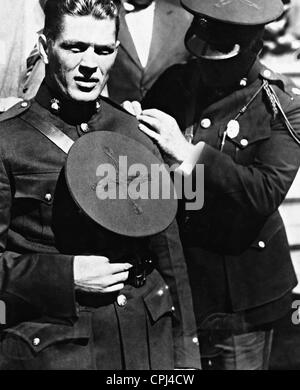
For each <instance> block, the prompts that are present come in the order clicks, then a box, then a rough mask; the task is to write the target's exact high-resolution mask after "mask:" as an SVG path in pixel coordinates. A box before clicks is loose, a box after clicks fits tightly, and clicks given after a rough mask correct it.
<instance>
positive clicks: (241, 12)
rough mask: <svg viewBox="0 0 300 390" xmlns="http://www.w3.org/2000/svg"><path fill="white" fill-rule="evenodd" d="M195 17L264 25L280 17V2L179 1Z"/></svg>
mask: <svg viewBox="0 0 300 390" xmlns="http://www.w3.org/2000/svg"><path fill="white" fill-rule="evenodd" d="M181 4H182V6H183V7H184V8H185V9H186V10H187V11H188V12H190V13H192V14H194V15H195V16H203V17H208V18H210V19H213V20H216V21H219V22H223V23H229V24H239V25H247V26H256V25H264V24H267V23H270V22H272V21H274V20H276V19H277V18H279V17H280V16H281V14H282V13H283V4H282V2H281V0H181Z"/></svg>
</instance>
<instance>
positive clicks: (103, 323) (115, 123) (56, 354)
mask: <svg viewBox="0 0 300 390" xmlns="http://www.w3.org/2000/svg"><path fill="white" fill-rule="evenodd" d="M52 97H53V96H52V94H51V93H50V91H49V90H48V88H47V87H46V85H45V84H42V86H41V88H40V90H39V92H38V95H37V97H36V99H35V100H33V101H32V102H28V105H27V107H26V108H24V107H22V105H21V104H18V105H16V106H15V107H14V108H12V109H11V110H10V111H8V112H6V113H5V114H3V117H1V123H0V133H1V136H0V137H1V145H0V148H1V152H0V153H1V159H0V161H1V163H0V164H1V169H0V207H1V212H0V248H1V257H0V291H1V293H0V299H1V300H2V301H4V302H5V303H6V307H7V325H6V326H5V327H4V329H3V331H2V343H1V350H0V367H1V369H4V368H14V369H16V368H21V369H24V368H25V369H154V368H161V367H164V368H171V367H172V366H174V364H175V365H176V366H177V365H178V366H185V367H187V366H189V367H190V366H192V367H194V366H195V367H196V368H197V367H199V361H200V359H199V352H198V346H197V345H196V343H195V339H194V342H193V338H194V335H195V323H194V318H193V313H192V306H191V304H192V303H191V302H192V301H191V296H190V290H189V285H188V283H187V273H186V266H185V262H184V257H183V253H182V250H181V246H180V243H179V239H178V230H177V227H176V224H175V223H173V224H171V226H170V227H169V228H168V229H167V230H166V231H164V232H163V233H161V234H158V235H156V236H153V237H151V238H150V239H147V240H146V241H145V242H144V245H143V247H144V250H145V251H146V252H147V254H146V255H147V256H150V257H151V259H153V263H154V265H155V269H154V270H153V271H152V272H151V273H149V275H148V276H147V281H146V284H145V285H144V286H142V287H140V288H135V287H133V286H132V285H131V284H126V285H125V287H124V289H123V291H121V292H122V294H123V295H125V297H126V298H127V300H125V303H124V302H123V304H122V303H121V304H119V303H118V301H117V296H116V295H114V294H108V295H103V294H102V295H97V294H88V293H87V294H84V293H79V292H77V291H76V292H75V290H74V280H73V256H74V255H76V254H77V255H78V254H98V255H103V256H107V257H109V258H110V259H111V260H116V259H117V260H119V261H130V260H129V259H130V253H132V243H131V241H129V240H128V239H125V238H124V237H121V236H118V235H115V234H112V233H110V232H108V231H107V230H105V229H102V228H101V227H99V226H98V225H96V224H95V223H94V222H92V221H91V220H89V219H88V218H86V217H85V216H84V215H83V214H82V213H80V211H79V209H78V208H77V207H76V206H75V204H74V203H73V201H72V199H71V197H70V195H69V193H68V191H67V189H66V188H67V187H66V185H65V181H64V172H63V166H64V162H65V160H66V154H65V153H64V152H63V151H62V150H60V149H59V148H58V147H57V146H56V145H54V144H52V142H51V141H49V140H48V139H47V138H46V137H44V136H43V135H42V134H41V133H40V132H39V131H38V130H37V129H36V128H34V127H33V126H32V125H30V124H28V123H27V122H26V117H27V115H28V113H29V112H30V111H31V110H33V109H35V110H38V111H39V112H40V113H42V115H43V116H44V119H45V121H48V122H50V123H52V124H54V125H55V126H56V127H58V128H59V129H61V130H62V131H64V132H65V133H66V134H67V135H68V136H69V137H71V138H72V139H73V140H76V139H77V138H78V137H79V136H81V135H82V134H83V132H82V131H81V128H80V123H81V122H80V121H79V122H78V118H77V121H76V122H75V123H74V122H72V118H73V116H74V115H73V114H74V110H71V111H67V112H65V111H63V110H62V113H60V114H53V113H52V112H50V100H51V98H52ZM23 106H24V104H23ZM70 113H71V116H68V115H69V114H70ZM67 118H68V119H67ZM88 125H89V129H90V131H101V130H111V131H118V132H120V133H122V132H123V133H126V135H128V136H131V137H133V138H135V139H136V140H137V141H139V142H141V143H143V144H144V145H145V146H147V147H148V148H149V149H151V150H152V151H154V152H155V153H156V154H157V150H155V149H156V148H155V147H154V145H153V144H152V143H151V141H150V140H149V139H147V137H145V136H143V135H142V134H141V133H140V132H139V131H138V129H137V122H136V120H135V118H134V117H133V116H131V115H129V114H128V113H126V112H123V111H122V109H120V108H118V107H116V106H114V105H112V104H111V103H110V101H109V100H105V99H103V100H101V110H100V112H99V113H96V114H95V115H93V116H92V117H91V119H90V120H89V121H88ZM172 328H173V332H172V330H171V329H172ZM174 351H175V354H174Z"/></svg>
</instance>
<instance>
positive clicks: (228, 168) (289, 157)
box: [143, 61, 300, 326]
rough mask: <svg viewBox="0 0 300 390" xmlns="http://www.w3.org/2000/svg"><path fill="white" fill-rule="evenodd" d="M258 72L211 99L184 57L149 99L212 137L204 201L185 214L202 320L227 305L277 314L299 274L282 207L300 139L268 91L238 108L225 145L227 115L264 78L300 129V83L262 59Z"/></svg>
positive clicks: (265, 317)
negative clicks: (235, 127)
mask: <svg viewBox="0 0 300 390" xmlns="http://www.w3.org/2000/svg"><path fill="white" fill-rule="evenodd" d="M250 75H251V77H249V80H248V85H247V86H245V87H242V86H238V87H237V88H236V89H234V90H233V91H231V92H230V93H227V94H224V95H223V96H219V98H215V99H212V101H209V96H210V95H209V91H208V90H207V89H205V86H204V85H202V84H201V82H200V78H199V69H198V68H197V62H196V61H195V62H192V63H191V64H189V65H176V66H174V67H172V68H170V69H169V70H167V71H166V72H165V74H164V75H162V76H161V78H160V79H159V80H158V81H157V82H156V84H155V85H154V86H153V88H152V90H151V91H150V92H149V94H148V95H147V97H146V99H145V101H144V104H143V106H144V107H148V108H150V107H152V108H153V107H155V108H158V109H161V110H162V111H165V112H167V113H169V114H170V115H172V116H174V117H175V118H176V119H177V121H178V123H179V125H180V127H181V129H182V131H183V132H185V130H186V129H187V128H188V127H189V126H191V125H194V139H193V143H197V142H199V141H204V142H205V146H204V149H203V152H202V154H201V155H200V158H199V160H198V163H199V164H204V206H203V208H202V209H201V210H198V211H190V212H186V211H184V212H183V213H181V214H179V217H178V218H179V221H180V226H181V235H182V240H183V246H184V251H185V253H186V257H187V262H188V267H189V271H190V278H191V283H192V290H193V296H194V303H195V313H196V317H197V320H198V325H199V326H200V325H201V324H203V321H204V320H207V319H208V318H209V316H210V315H212V314H215V313H222V312H223V313H224V312H226V313H232V312H234V313H242V312H246V313H248V314H249V318H248V319H249V321H250V322H252V324H262V323H264V322H268V321H271V320H274V319H276V318H279V317H281V316H283V315H284V311H283V310H286V311H288V310H289V306H288V305H286V306H285V307H282V306H283V305H280V302H283V301H282V299H283V298H284V297H285V296H286V294H287V292H289V291H290V290H291V289H292V288H293V287H294V286H295V285H296V282H297V281H296V277H295V272H294V270H293V267H292V263H291V259H290V254H289V246H288V242H287V237H286V233H285V228H284V225H283V222H282V219H281V217H280V215H279V212H278V207H279V205H280V204H281V202H282V201H283V199H284V197H285V195H286V193H287V191H288V189H289V188H290V186H291V184H292V182H293V180H294V177H295V175H296V172H297V170H298V167H299V163H300V147H299V145H298V144H296V142H295V141H294V140H293V139H292V137H291V135H290V134H289V132H288V130H287V128H286V126H285V124H284V122H283V120H282V117H281V115H280V114H279V115H277V116H276V118H274V117H273V108H272V104H271V101H270V99H269V98H268V97H267V94H266V92H265V90H261V91H260V92H259V94H258V95H257V97H256V98H255V99H254V100H253V102H252V103H251V104H250V105H249V107H248V108H247V109H246V111H245V112H244V114H243V115H241V116H240V117H239V119H238V122H239V125H240V131H239V134H238V135H236V136H235V137H234V138H232V139H230V138H229V137H226V142H225V146H224V149H223V152H221V151H220V145H221V141H222V137H223V134H224V131H225V130H226V127H227V124H228V122H229V121H230V120H232V119H234V118H235V117H236V115H237V114H238V113H239V111H240V110H241V109H242V108H243V107H244V106H245V105H246V104H247V103H248V102H249V101H250V100H251V98H252V97H253V96H254V94H255V93H256V92H257V91H258V90H259V88H260V86H261V85H262V83H263V80H267V81H268V82H269V84H270V85H271V86H272V87H273V89H274V91H275V92H276V94H277V96H278V97H279V100H280V102H281V105H282V108H283V110H284V112H285V113H286V115H287V117H288V118H289V121H290V123H291V124H292V126H293V127H294V129H295V131H296V132H297V133H298V137H299V134H300V103H299V96H298V95H299V94H300V91H299V89H297V88H295V86H294V85H292V84H291V82H290V81H289V80H287V79H286V78H284V77H283V76H280V75H277V74H275V73H273V72H272V71H270V70H268V69H265V68H264V67H263V66H262V65H261V64H260V63H259V62H257V63H256V64H255V65H254V66H253V69H252V71H251V74H249V76H250ZM195 103H196V109H195V112H196V113H195V115H191V107H193V106H195ZM204 119H205V120H204ZM203 120H204V121H203ZM193 174H194V173H193ZM277 303H278V306H277V307H276V309H275V306H276V304H277ZM269 309H270V310H271V311H270V310H269ZM253 313H256V314H255V315H254V316H252V314H253ZM203 326H204V325H203Z"/></svg>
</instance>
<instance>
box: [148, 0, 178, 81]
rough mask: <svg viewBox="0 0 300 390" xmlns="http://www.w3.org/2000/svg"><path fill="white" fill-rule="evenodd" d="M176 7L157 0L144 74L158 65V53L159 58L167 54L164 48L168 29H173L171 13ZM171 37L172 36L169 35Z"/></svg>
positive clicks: (163, 0) (166, 43) (167, 37)
mask: <svg viewBox="0 0 300 390" xmlns="http://www.w3.org/2000/svg"><path fill="white" fill-rule="evenodd" d="M175 9H176V7H174V5H173V4H171V3H169V2H168V1H165V0H157V1H156V5H155V11H154V24H153V33H152V41H151V46H150V53H149V58H148V63H147V66H146V72H145V73H146V74H148V73H149V68H151V67H152V66H154V67H155V66H157V63H158V66H159V64H160V62H161V61H157V59H158V55H159V56H160V58H162V57H165V56H168V52H167V51H166V50H165V48H166V47H167V45H168V42H169V39H170V37H169V35H170V31H173V30H174V28H176V26H173V25H172V21H174V20H173V18H172V17H171V14H172V13H173V12H175ZM171 38H172V37H171Z"/></svg>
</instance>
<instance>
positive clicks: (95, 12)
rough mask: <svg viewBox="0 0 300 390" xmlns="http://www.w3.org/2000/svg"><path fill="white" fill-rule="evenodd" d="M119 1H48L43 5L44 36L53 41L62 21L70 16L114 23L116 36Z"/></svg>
mask: <svg viewBox="0 0 300 390" xmlns="http://www.w3.org/2000/svg"><path fill="white" fill-rule="evenodd" d="M120 4H121V3H120V0H48V1H47V3H46V5H45V27H44V34H45V35H46V37H47V38H48V39H51V40H55V39H56V38H57V37H58V35H59V34H60V33H61V31H62V19H63V17H64V16H65V15H70V16H90V15H91V16H93V17H94V18H95V19H99V20H103V19H112V20H115V21H116V35H118V32H119V24H120V20H119V9H120Z"/></svg>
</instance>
